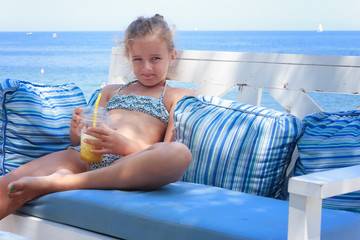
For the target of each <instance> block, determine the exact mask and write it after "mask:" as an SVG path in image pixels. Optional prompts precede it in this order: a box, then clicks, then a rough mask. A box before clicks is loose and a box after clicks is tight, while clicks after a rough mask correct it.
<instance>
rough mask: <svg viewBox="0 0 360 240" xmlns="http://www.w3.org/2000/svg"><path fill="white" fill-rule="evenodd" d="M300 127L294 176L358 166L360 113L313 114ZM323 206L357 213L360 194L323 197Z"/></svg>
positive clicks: (359, 162) (359, 158) (359, 154)
mask: <svg viewBox="0 0 360 240" xmlns="http://www.w3.org/2000/svg"><path fill="white" fill-rule="evenodd" d="M303 124H304V127H305V129H304V135H303V136H302V137H301V138H300V140H299V142H298V149H299V155H300V161H298V164H297V166H296V170H295V175H303V174H309V173H314V172H319V171H325V170H331V169H336V168H341V167H349V166H353V165H357V164H360V111H357V110H354V111H348V112H338V113H326V112H320V113H315V114H312V115H309V116H307V117H305V118H304V120H303ZM323 206H324V207H327V208H332V209H342V210H349V211H355V212H360V192H355V193H349V194H344V195H341V196H336V197H332V198H326V199H324V200H323Z"/></svg>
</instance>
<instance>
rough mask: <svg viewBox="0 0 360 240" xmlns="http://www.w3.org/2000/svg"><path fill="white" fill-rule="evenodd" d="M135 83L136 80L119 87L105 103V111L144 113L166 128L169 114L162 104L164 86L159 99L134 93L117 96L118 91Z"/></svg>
mask: <svg viewBox="0 0 360 240" xmlns="http://www.w3.org/2000/svg"><path fill="white" fill-rule="evenodd" d="M136 82H137V80H136V81H133V82H130V83H128V84H125V85H123V86H121V87H120V88H119V89H118V90H117V91H116V94H115V95H114V96H113V97H112V98H111V99H110V100H109V102H108V103H107V105H106V110H108V111H110V110H113V109H125V110H129V111H137V112H142V113H146V114H149V115H151V116H153V117H156V118H157V119H159V120H160V121H161V122H163V123H164V124H165V125H166V126H167V125H168V122H169V112H168V110H167V109H166V107H165V105H164V103H163V102H162V99H163V97H164V94H165V91H166V84H165V87H164V90H163V92H162V94H161V96H160V98H154V97H149V96H139V95H136V94H134V93H130V94H129V95H119V91H120V90H122V89H124V88H125V87H127V86H128V85H130V84H133V83H136Z"/></svg>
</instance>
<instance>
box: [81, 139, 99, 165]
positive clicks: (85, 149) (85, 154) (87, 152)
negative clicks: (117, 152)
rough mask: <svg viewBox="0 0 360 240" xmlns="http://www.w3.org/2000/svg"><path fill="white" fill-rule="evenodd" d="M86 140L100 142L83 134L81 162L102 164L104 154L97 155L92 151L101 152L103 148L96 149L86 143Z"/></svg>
mask: <svg viewBox="0 0 360 240" xmlns="http://www.w3.org/2000/svg"><path fill="white" fill-rule="evenodd" d="M85 139H90V140H99V139H97V138H95V137H93V136H90V135H86V134H84V133H81V152H80V157H81V160H83V161H86V162H101V160H102V154H95V153H93V152H91V150H92V149H94V150H99V149H101V147H96V146H94V145H91V144H88V143H85V142H84V140H85Z"/></svg>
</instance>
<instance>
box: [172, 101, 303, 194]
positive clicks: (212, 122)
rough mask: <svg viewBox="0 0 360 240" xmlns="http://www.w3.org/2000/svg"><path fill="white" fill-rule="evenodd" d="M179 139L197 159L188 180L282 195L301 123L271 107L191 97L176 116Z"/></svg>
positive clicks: (177, 108)
mask: <svg viewBox="0 0 360 240" xmlns="http://www.w3.org/2000/svg"><path fill="white" fill-rule="evenodd" d="M174 119H175V127H176V131H175V134H176V137H175V138H176V141H178V142H182V143H184V144H185V145H187V146H188V147H189V149H190V151H191V153H192V156H193V161H192V163H191V164H190V166H189V169H188V170H187V172H186V173H185V175H184V177H183V181H187V182H194V183H201V184H207V185H213V186H218V187H222V188H227V189H232V190H236V191H241V192H246V193H251V194H256V195H261V196H266V197H275V198H278V197H280V193H281V191H282V188H283V186H284V179H285V173H286V168H287V166H288V164H289V162H290V158H291V155H292V152H293V150H294V147H295V144H296V141H297V139H298V137H299V136H300V134H301V122H300V120H298V119H297V118H296V117H295V116H293V115H290V114H286V113H282V112H279V111H275V110H272V109H268V108H263V107H257V106H252V105H247V104H239V103H236V102H234V101H230V100H223V99H220V98H217V97H206V96H200V97H191V96H187V97H184V98H183V99H181V100H180V101H179V102H178V105H177V107H176V109H175V113H174Z"/></svg>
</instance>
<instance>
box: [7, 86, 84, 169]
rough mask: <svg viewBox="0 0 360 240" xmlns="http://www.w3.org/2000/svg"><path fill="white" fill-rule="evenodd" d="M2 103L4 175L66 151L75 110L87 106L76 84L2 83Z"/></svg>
mask: <svg viewBox="0 0 360 240" xmlns="http://www.w3.org/2000/svg"><path fill="white" fill-rule="evenodd" d="M0 102H1V108H0V131H1V136H0V141H1V149H0V157H1V158H0V174H1V175H5V174H6V173H8V172H10V171H11V170H13V169H14V168H16V167H18V166H20V165H22V164H24V163H27V162H29V161H31V160H33V159H35V158H38V157H41V156H43V155H45V154H47V153H50V152H54V151H58V150H61V149H64V148H66V147H67V146H68V145H69V144H70V137H69V125H70V118H71V115H72V113H73V110H74V107H76V106H84V105H85V104H86V100H85V97H84V94H83V93H82V91H81V90H80V88H79V87H77V86H76V85H75V84H73V83H69V84H63V85H38V84H34V83H31V82H26V81H18V80H12V79H7V80H3V81H1V82H0ZM1 175H0V176H1Z"/></svg>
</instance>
